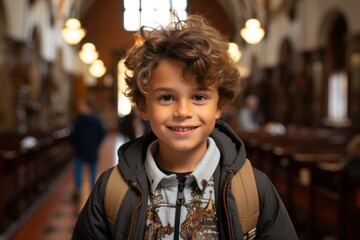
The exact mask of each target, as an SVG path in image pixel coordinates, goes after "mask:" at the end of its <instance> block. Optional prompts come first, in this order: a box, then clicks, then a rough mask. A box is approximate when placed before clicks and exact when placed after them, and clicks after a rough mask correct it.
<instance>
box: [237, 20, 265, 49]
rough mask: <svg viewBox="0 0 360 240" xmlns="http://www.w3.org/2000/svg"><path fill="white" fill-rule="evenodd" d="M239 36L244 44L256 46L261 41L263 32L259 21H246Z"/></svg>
mask: <svg viewBox="0 0 360 240" xmlns="http://www.w3.org/2000/svg"><path fill="white" fill-rule="evenodd" d="M240 35H241V36H242V37H243V38H244V39H245V41H246V42H248V43H250V44H257V43H259V42H260V41H261V40H262V39H263V37H264V35H265V31H264V29H262V28H261V26H260V22H259V20H257V19H255V18H251V19H249V20H247V21H246V23H245V28H243V29H241V31H240Z"/></svg>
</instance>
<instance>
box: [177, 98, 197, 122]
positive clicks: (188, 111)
mask: <svg viewBox="0 0 360 240" xmlns="http://www.w3.org/2000/svg"><path fill="white" fill-rule="evenodd" d="M192 115H193V113H192V107H191V103H189V102H188V101H180V102H179V103H178V104H177V106H176V109H175V111H174V116H175V117H176V118H187V117H192Z"/></svg>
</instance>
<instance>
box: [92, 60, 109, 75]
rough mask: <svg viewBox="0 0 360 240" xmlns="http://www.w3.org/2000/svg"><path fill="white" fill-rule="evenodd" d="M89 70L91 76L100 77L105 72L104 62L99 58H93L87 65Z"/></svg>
mask: <svg viewBox="0 0 360 240" xmlns="http://www.w3.org/2000/svg"><path fill="white" fill-rule="evenodd" d="M89 72H90V74H91V75H92V76H93V77H96V78H101V77H102V76H103V75H104V74H105V72H106V67H105V66H104V62H103V61H101V60H100V59H97V60H95V61H94V62H93V63H92V64H91V65H90V67H89Z"/></svg>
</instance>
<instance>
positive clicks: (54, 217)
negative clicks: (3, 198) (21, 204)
mask: <svg viewBox="0 0 360 240" xmlns="http://www.w3.org/2000/svg"><path fill="white" fill-rule="evenodd" d="M122 143H123V139H122V138H121V137H119V136H118V135H116V134H109V135H108V136H107V137H106V138H105V139H104V142H103V144H102V146H101V148H100V152H99V162H98V172H99V173H101V172H103V171H104V170H106V169H107V168H109V167H111V166H114V165H115V164H116V150H117V148H118V147H119V146H120V145H121V144H122ZM73 190H74V169H73V166H72V165H70V166H69V167H68V168H67V169H66V171H64V173H63V174H62V175H61V177H60V178H59V180H58V181H57V182H56V183H55V184H54V187H53V188H52V190H51V191H50V192H49V193H48V195H47V196H46V197H45V198H44V199H43V202H42V203H41V205H39V207H38V208H36V211H34V213H33V214H32V215H31V216H30V218H29V219H28V220H27V221H26V222H25V223H24V224H23V225H22V227H21V228H20V230H19V231H18V232H17V233H16V234H15V236H13V237H12V238H11V240H67V239H71V234H72V230H73V227H74V224H75V222H76V218H77V216H78V213H79V211H80V209H81V207H82V206H83V204H84V203H85V201H86V199H87V197H88V195H89V192H90V184H89V174H88V169H87V168H85V169H84V184H83V187H82V190H81V195H80V200H79V201H74V200H73V198H72V193H73Z"/></svg>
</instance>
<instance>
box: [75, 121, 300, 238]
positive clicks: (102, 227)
mask: <svg viewBox="0 0 360 240" xmlns="http://www.w3.org/2000/svg"><path fill="white" fill-rule="evenodd" d="M211 137H212V138H213V139H214V140H215V142H216V144H217V146H218V148H219V149H220V152H221V159H220V163H219V165H218V167H217V169H216V170H215V204H216V209H217V214H218V231H219V234H220V238H221V239H242V230H241V227H240V224H239V221H238V217H237V212H236V207H235V200H234V198H233V197H232V193H231V190H230V189H229V186H227V184H226V182H231V181H227V180H229V179H228V178H230V177H231V176H233V174H232V173H233V172H236V171H238V170H239V169H240V168H241V167H242V165H243V164H244V162H245V159H246V153H245V149H244V145H243V143H242V142H241V140H240V139H239V138H238V136H237V135H236V134H235V133H234V131H233V130H232V129H231V128H230V127H229V126H228V125H226V124H225V123H223V122H217V124H216V126H215V129H214V131H213V132H212V134H211ZM155 139H156V137H155V135H154V134H153V133H150V134H147V135H146V136H143V137H141V138H138V139H136V140H135V141H132V142H128V143H126V144H124V145H123V146H121V148H120V149H119V151H118V156H119V163H118V165H117V167H118V168H119V169H120V171H121V172H122V173H123V176H124V177H125V178H126V179H127V180H128V181H129V182H130V183H131V186H130V188H129V191H128V192H127V194H126V195H125V198H124V200H123V203H122V205H121V207H120V210H119V211H120V212H119V214H118V221H117V224H116V227H115V232H116V233H115V239H121V240H122V239H143V236H144V232H145V227H146V226H145V224H146V211H147V202H148V194H149V184H148V180H147V176H146V172H145V168H144V162H145V156H146V150H147V147H148V146H149V144H150V143H151V142H152V141H154V140H155ZM254 174H255V179H256V184H257V187H258V193H259V199H260V216H259V220H258V224H257V237H256V239H274V240H282V239H284V240H293V239H298V238H297V236H296V233H295V230H294V227H293V225H292V222H291V220H290V218H289V216H288V213H287V211H286V209H285V207H284V205H283V203H282V201H281V199H280V197H279V195H278V193H277V192H276V190H275V188H274V186H273V185H272V183H271V182H270V180H269V179H268V178H267V176H266V175H265V174H263V173H262V172H260V171H258V170H256V169H254ZM109 176H110V170H107V171H105V172H104V173H103V174H102V175H101V176H100V178H99V180H98V182H97V184H96V185H95V187H94V189H93V192H92V193H91V195H90V197H89V199H88V201H87V203H86V204H85V206H84V208H83V209H82V211H81V213H80V215H79V218H78V221H77V224H76V226H75V229H74V233H73V239H81V240H82V239H86V240H89V239H96V240H99V239H112V236H111V233H110V229H109V227H108V225H107V220H106V216H105V213H104V194H105V187H106V183H107V181H108V178H109ZM223 194H224V195H225V196H226V201H227V203H226V204H224V202H223V201H224V199H223V197H222V196H223ZM224 206H228V209H224ZM227 213H229V214H227ZM227 215H228V216H229V217H227Z"/></svg>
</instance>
